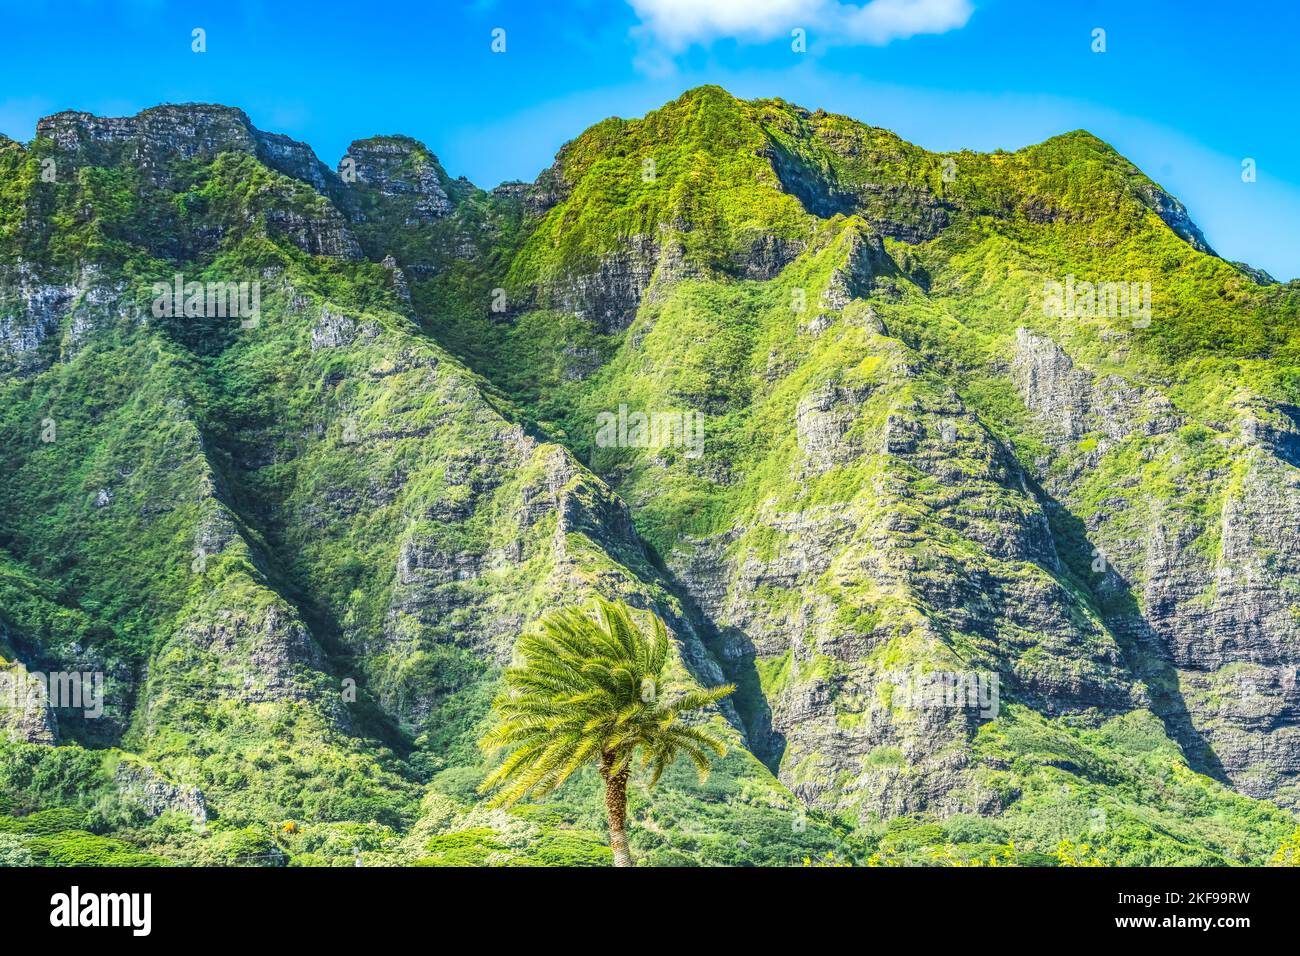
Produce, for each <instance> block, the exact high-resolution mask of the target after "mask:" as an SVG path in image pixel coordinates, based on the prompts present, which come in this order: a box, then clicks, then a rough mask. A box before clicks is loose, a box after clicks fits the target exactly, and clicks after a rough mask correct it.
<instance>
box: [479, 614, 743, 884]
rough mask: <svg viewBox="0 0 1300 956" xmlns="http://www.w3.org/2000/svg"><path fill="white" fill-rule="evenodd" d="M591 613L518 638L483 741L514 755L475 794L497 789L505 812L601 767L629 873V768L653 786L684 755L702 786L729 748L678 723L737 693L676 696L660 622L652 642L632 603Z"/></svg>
mask: <svg viewBox="0 0 1300 956" xmlns="http://www.w3.org/2000/svg"><path fill="white" fill-rule="evenodd" d="M593 610H594V612H595V613H594V614H589V613H587V612H586V611H584V610H582V609H580V608H562V609H560V610H557V611H552V612H551V613H549V614H547V615H546V616H545V617H543V618H542V621H541V630H540V632H538V633H532V634H525V635H524V636H523V637H521V638H520V639H519V642H518V644H517V645H516V651H517V653H518V654H519V656H520V658H521V659H522V664H521V665H520V666H519V667H512V668H511V669H510V670H508V671H506V674H505V690H504V691H502V693H501V695H500V696H499V697H497V699H496V700H495V701H494V702H493V705H492V709H493V726H492V729H491V730H489V731H488V733H487V735H486V736H485V737H484V738H483V743H484V746H485V747H488V748H502V749H505V750H507V751H508V753H507V755H506V757H505V760H504V762H503V763H502V764H501V765H500V766H499V767H497V768H496V769H495V770H494V771H493V772H492V773H491V774H489V775H488V777H487V779H486V780H484V781H483V783H482V784H481V785H480V787H479V789H480V790H481V791H483V792H491V791H494V790H495V791H497V795H496V797H495V798H494V800H493V803H494V804H495V805H498V806H508V805H510V804H512V803H515V802H516V801H518V800H520V799H521V798H523V797H525V796H539V795H543V794H546V793H548V792H549V791H551V790H554V789H555V788H557V787H558V786H560V785H561V784H562V783H564V781H566V780H567V779H569V777H571V776H572V775H573V773H574V771H576V770H578V768H580V767H582V766H584V765H586V764H588V763H595V764H598V765H599V767H600V776H601V779H602V780H603V781H604V783H605V807H606V809H607V811H608V814H609V838H610V848H611V850H612V852H613V854H614V865H615V866H632V855H631V853H630V852H629V850H628V842H627V783H628V778H629V777H630V776H631V775H632V768H633V761H634V760H635V759H636V757H637V756H638V754H639V756H640V758H641V766H642V767H643V768H648V769H649V771H650V782H649V786H651V787H653V786H654V785H655V784H656V783H658V782H659V778H660V777H662V776H663V774H664V771H665V770H666V769H667V768H668V767H669V766H671V765H672V763H673V762H674V761H675V760H676V759H677V757H678V756H679V755H685V756H687V757H689V758H690V760H691V762H692V763H694V764H695V768H696V770H697V771H698V772H699V775H700V782H701V783H703V782H704V781H705V780H707V779H708V774H709V769H710V765H711V763H710V758H709V752H710V751H712V752H713V753H715V754H716V755H717V756H719V757H723V756H726V753H727V747H726V744H725V743H724V742H723V740H722V739H720V738H719V737H717V736H715V735H713V734H711V733H709V731H708V730H706V729H704V728H702V727H699V726H691V725H689V724H687V723H685V722H684V721H683V720H682V717H683V715H685V714H689V713H690V712H691V711H694V710H701V709H703V708H706V707H709V706H711V705H713V704H716V703H717V702H718V701H720V700H721V699H722V698H724V697H726V696H727V695H728V694H730V693H731V692H732V691H734V690H735V687H733V686H731V685H730V684H727V685H724V686H722V687H713V688H709V689H707V690H705V689H702V688H699V687H696V688H690V689H686V690H684V691H675V690H674V689H673V688H672V685H671V684H670V683H668V682H667V681H666V680H665V677H666V676H667V675H666V674H665V669H666V668H667V666H668V651H669V640H668V631H667V629H666V628H665V627H664V624H663V621H661V620H659V618H658V617H655V616H653V615H652V616H651V626H650V631H649V633H648V634H647V633H646V632H645V631H643V630H642V629H641V628H640V627H639V626H638V625H637V623H636V621H634V620H633V618H632V611H631V609H630V608H628V606H627V605H626V604H622V603H613V602H610V601H605V600H602V599H600V598H597V600H596V604H595V606H594V608H593Z"/></svg>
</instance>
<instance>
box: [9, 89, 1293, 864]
mask: <svg viewBox="0 0 1300 956" xmlns="http://www.w3.org/2000/svg"><path fill="white" fill-rule="evenodd" d="M1298 349H1300V284H1297V283H1289V284H1286V285H1282V284H1279V283H1277V282H1274V281H1272V280H1271V279H1270V278H1269V277H1268V276H1266V275H1264V274H1263V273H1260V272H1258V271H1256V270H1253V269H1250V268H1249V267H1247V266H1244V265H1241V264H1236V263H1230V262H1227V261H1224V260H1223V259H1221V258H1219V257H1218V256H1217V255H1216V254H1215V253H1214V252H1213V250H1212V249H1210V247H1209V246H1208V245H1207V243H1206V241H1205V239H1204V238H1203V236H1202V235H1201V233H1200V231H1199V230H1198V229H1197V227H1196V226H1195V224H1194V223H1193V222H1192V221H1191V219H1190V217H1189V216H1188V214H1187V211H1186V210H1185V209H1184V208H1183V207H1182V205H1181V204H1180V203H1179V202H1178V201H1177V200H1176V199H1174V198H1173V197H1172V196H1170V195H1168V194H1167V193H1166V192H1164V191H1163V190H1162V189H1161V188H1160V187H1159V186H1158V185H1157V184H1155V183H1154V182H1152V181H1151V180H1150V179H1148V178H1147V177H1146V176H1144V175H1143V174H1142V173H1141V171H1139V170H1138V169H1137V168H1135V167H1134V166H1133V165H1132V164H1131V163H1129V162H1128V161H1126V160H1125V159H1124V158H1123V157H1121V156H1120V155H1119V154H1117V153H1116V152H1115V151H1114V150H1113V149H1111V148H1110V147H1109V146H1107V145H1106V144H1105V143H1103V142H1101V141H1100V140H1098V139H1096V138H1095V137H1093V136H1091V135H1089V134H1087V133H1084V132H1075V133H1069V134H1066V135H1063V136H1059V137H1056V138H1054V139H1052V140H1049V141H1047V142H1046V143H1043V144H1041V145H1038V146H1034V147H1029V148H1027V149H1024V150H1020V151H1018V152H1015V153H1005V152H997V153H992V154H978V153H970V152H961V153H952V154H938V153H930V152H927V151H925V150H923V149H920V148H918V147H916V146H913V145H911V144H909V143H907V142H904V141H903V140H901V139H899V138H898V137H897V136H895V135H894V134H892V133H890V132H888V131H886V130H882V129H876V128H873V127H870V126H867V125H864V124H862V123H860V122H858V121H855V120H852V119H849V118H847V117H842V116H835V115H830V114H826V113H824V112H821V111H818V112H809V111H807V110H804V109H801V108H799V107H796V106H793V105H791V104H789V103H786V102H784V101H781V100H757V101H750V102H745V101H740V100H737V99H735V98H733V97H731V96H730V95H729V94H727V93H726V92H725V91H723V90H721V89H718V88H716V87H704V88H700V89H697V90H693V91H690V92H688V93H686V94H684V95H683V96H682V97H681V98H680V99H678V100H677V101H675V102H673V103H670V104H668V105H666V106H665V107H663V108H662V109H660V110H658V111H656V112H653V113H650V114H649V115H647V116H646V117H645V118H643V119H639V120H620V119H610V120H606V121H605V122H603V123H600V124H598V125H597V126H594V127H592V128H591V129H589V130H587V131H586V132H584V133H583V134H582V135H581V136H579V137H578V138H577V139H575V140H573V141H572V142H570V143H568V144H566V145H565V146H564V148H563V149H562V150H561V151H560V154H559V155H558V157H557V158H556V161H555V163H554V165H553V166H552V167H551V168H549V169H547V170H546V171H544V172H543V173H542V174H541V175H540V176H539V177H538V179H537V180H536V182H534V183H509V184H505V185H503V186H500V187H498V188H497V189H495V190H492V191H491V192H485V191H483V190H481V189H479V188H477V187H475V186H473V185H472V184H470V183H468V182H467V181H465V180H463V179H461V180H456V179H452V178H451V177H450V176H449V175H448V173H447V172H446V171H445V170H444V169H443V167H442V166H441V164H440V163H439V162H438V160H437V158H436V157H435V156H434V155H433V154H432V153H431V152H430V151H429V150H428V149H427V148H426V147H425V146H424V145H422V144H420V143H418V142H416V141H414V140H411V139H409V138H406V137H401V136H380V137H375V138H371V139H366V140H359V141H357V142H354V143H353V144H352V145H351V147H350V148H349V150H348V153H347V155H346V156H345V157H343V159H342V160H341V161H340V163H339V164H338V167H337V169H335V170H330V169H329V168H327V167H325V166H324V165H322V164H321V163H320V162H319V161H318V160H317V159H316V157H315V156H314V154H313V153H312V152H311V150H310V149H309V148H308V147H306V146H305V145H303V144H300V143H296V142H294V141H292V140H290V139H288V138H286V137H283V136H279V135H276V134H269V133H264V132H261V131H259V130H257V129H255V128H254V127H253V126H252V124H251V123H250V122H249V120H248V118H247V117H246V116H245V115H244V114H243V113H242V112H240V111H238V110H234V109H229V108H225V107H219V106H162V107H157V108H155V109H151V110H146V111H145V112H143V113H141V114H139V115H138V116H135V117H130V118H123V119H105V118H98V117H94V116H91V115H89V114H84V113H60V114H57V115H55V116H51V117H48V118H46V119H44V120H42V121H41V122H40V124H39V125H38V127H37V131H36V136H35V138H34V139H33V140H32V141H31V142H30V143H28V144H25V145H24V144H19V143H15V142H12V141H7V140H0V434H2V435H3V442H0V476H2V477H3V480H2V481H0V677H4V678H5V685H4V686H5V687H7V688H8V689H9V690H10V691H11V693H10V694H9V696H8V700H7V703H6V705H5V706H3V707H0V757H2V758H3V759H0V863H3V862H10V863H55V864H71V863H87V864H100V863H112V864H121V863H131V864H140V865H150V864H158V863H166V862H172V863H181V864H211V863H239V864H250V865H281V864H286V863H287V864H293V865H313V864H335V865H351V864H352V863H353V862H354V861H355V860H356V859H357V858H358V857H359V858H360V859H361V860H362V861H363V862H367V863H371V862H373V863H399V864H425V865H445V864H471V865H474V864H491V865H495V864H506V865H538V864H540V865H556V864H604V863H607V862H609V859H610V854H609V850H608V846H607V842H606V834H605V832H604V823H603V805H602V801H601V798H600V796H599V787H600V781H599V779H598V778H597V776H596V775H595V774H594V773H591V774H589V775H587V776H582V777H580V778H578V779H576V780H575V781H573V782H571V783H570V784H568V785H566V787H565V788H564V789H563V790H562V791H561V792H560V793H559V794H558V795H556V796H555V797H553V798H550V799H548V800H546V801H543V802H541V803H539V804H535V805H526V806H520V807H515V808H513V809H511V810H498V809H489V808H487V807H486V805H485V804H483V803H482V802H481V801H480V800H479V798H478V797H477V795H476V787H477V785H478V783H479V782H480V781H481V780H482V779H483V777H484V776H485V774H486V772H487V770H488V768H489V766H490V762H489V761H490V758H489V757H487V756H485V755H484V754H482V753H481V752H480V751H479V749H478V747H477V744H476V742H477V740H478V738H479V736H480V735H481V732H482V730H483V727H484V721H485V719H486V715H487V707H488V704H489V702H490V700H491V698H492V695H493V694H494V692H495V689H496V686H497V682H498V679H499V675H500V673H501V670H502V669H503V667H505V666H506V665H507V664H508V663H509V662H510V660H511V655H512V648H513V643H514V641H515V639H516V638H517V636H518V635H519V634H520V633H521V632H523V631H525V630H527V629H528V628H530V627H531V626H533V624H534V623H535V622H536V620H537V619H538V618H539V617H540V616H541V615H542V613H544V612H545V611H546V610H548V609H550V608H553V607H556V606H560V605H566V604H577V603H582V602H583V601H585V600H586V599H587V598H589V597H590V596H591V595H592V594H601V595H605V596H608V597H618V598H621V599H623V600H626V601H628V602H629V603H630V604H632V605H633V606H634V607H637V608H640V609H644V610H648V611H653V612H654V613H656V614H658V615H659V616H660V617H662V618H663V619H664V620H665V622H666V623H667V624H668V627H669V630H670V632H671V633H672V635H673V638H674V642H675V663H674V667H676V668H678V670H679V673H688V674H690V675H691V676H693V677H694V678H695V679H696V680H698V681H700V682H701V683H704V684H707V685H711V684H717V683H720V682H722V681H724V680H726V681H731V682H734V683H735V684H737V685H738V688H739V689H738V691H737V693H736V694H735V695H734V696H733V697H732V698H730V699H729V700H728V701H726V702H725V703H724V704H723V706H722V707H721V708H720V709H719V710H717V711H716V712H715V713H714V714H713V715H712V716H711V717H710V720H711V721H712V722H713V723H714V724H715V725H716V726H717V728H718V729H719V730H720V731H721V732H723V733H724V734H726V735H727V736H728V738H729V739H730V740H731V741H732V744H733V746H732V749H731V751H730V753H729V755H728V757H727V758H726V759H725V760H724V761H722V762H720V763H719V765H718V766H717V767H716V768H715V772H714V774H713V776H712V777H711V778H710V780H709V781H708V782H707V783H705V784H700V783H698V782H697V780H696V779H695V776H694V772H693V770H692V769H691V768H689V767H686V766H679V767H676V768H674V769H673V770H672V771H671V772H670V773H669V774H668V775H666V776H665V778H664V780H662V781H661V782H660V783H659V785H658V786H656V787H655V788H654V789H652V790H651V789H647V788H646V787H645V785H644V781H641V782H640V783H638V782H637V781H636V779H635V778H634V781H633V787H632V793H631V795H630V799H631V802H630V811H629V824H630V832H631V836H632V840H633V847H634V851H635V852H636V854H637V856H638V858H639V859H640V860H641V861H643V862H645V863H651V864H726V865H741V864H790V863H798V862H800V861H802V860H803V859H804V858H819V859H820V858H824V857H825V855H826V854H827V853H832V854H834V856H835V858H836V859H837V860H842V861H849V862H855V863H866V862H884V863H934V862H940V863H951V862H962V861H969V860H985V861H986V860H987V859H988V858H989V857H990V856H993V855H995V854H996V855H998V856H999V858H1000V859H1005V860H1008V861H1012V862H1019V863H1024V864H1034V863H1056V862H1058V859H1060V860H1067V861H1068V860H1070V859H1072V857H1071V855H1070V853H1069V852H1063V851H1062V850H1061V849H1060V847H1061V844H1062V841H1069V842H1070V843H1073V844H1088V845H1089V847H1090V849H1089V850H1088V851H1086V852H1085V856H1088V855H1091V856H1093V857H1096V858H1098V859H1102V860H1105V861H1109V862H1113V863H1122V864H1146V863H1191V864H1224V865H1226V864H1259V863H1264V862H1267V861H1268V860H1269V858H1270V856H1271V855H1272V854H1273V853H1274V851H1275V850H1276V849H1277V848H1278V847H1279V846H1280V845H1281V844H1282V842H1283V841H1284V840H1285V839H1286V837H1287V836H1288V835H1289V834H1290V833H1292V832H1293V831H1294V830H1295V828H1296V820H1295V817H1294V810H1295V809H1296V808H1297V806H1300V681H1297V673H1298V668H1300V352H1298ZM54 675H62V676H63V679H64V685H65V686H63V687H60V688H59V690H60V693H59V694H55V693H54V687H55V684H56V679H55V677H54ZM67 675H76V676H77V678H78V679H79V680H78V681H73V682H72V683H74V684H76V687H77V689H79V690H81V691H82V692H83V699H80V700H77V701H74V702H73V703H74V704H75V706H70V705H69V699H68V694H67V692H66V691H67V686H66V685H67V683H68V681H67ZM33 681H34V682H35V683H36V684H38V685H40V684H44V685H45V686H46V687H47V688H48V689H47V692H46V693H45V694H44V695H41V694H31V693H16V692H13V691H14V689H21V688H24V687H28V686H29V685H30V684H31V683H32V682H33ZM95 681H99V684H98V685H96V683H95ZM97 686H98V687H99V690H96V687H97ZM97 711H98V712H97Z"/></svg>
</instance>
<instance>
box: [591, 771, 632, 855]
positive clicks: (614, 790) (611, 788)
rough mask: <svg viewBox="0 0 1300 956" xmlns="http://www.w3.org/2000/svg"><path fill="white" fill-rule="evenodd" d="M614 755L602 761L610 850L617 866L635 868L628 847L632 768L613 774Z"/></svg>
mask: <svg viewBox="0 0 1300 956" xmlns="http://www.w3.org/2000/svg"><path fill="white" fill-rule="evenodd" d="M613 767H614V755H613V754H604V755H603V756H602V757H601V761H600V775H601V776H602V777H604V778H605V812H606V813H607V814H608V815H609V848H610V849H611V850H613V851H614V865H615V866H635V865H636V864H635V863H633V862H632V851H631V849H630V848H629V847H628V845H627V778H628V777H629V776H630V775H631V772H632V768H631V767H624V768H623V769H622V770H620V771H619V772H618V773H611V771H612V770H613Z"/></svg>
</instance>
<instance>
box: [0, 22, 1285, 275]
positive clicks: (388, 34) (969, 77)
mask: <svg viewBox="0 0 1300 956" xmlns="http://www.w3.org/2000/svg"><path fill="white" fill-rule="evenodd" d="M863 3H864V0H859V2H857V3H847V2H845V3H841V2H838V0H600V2H597V0H550V2H546V3H542V2H540V0H532V2H513V0H495V2H494V0H478V2H472V3H464V4H450V3H437V2H431V0H384V2H382V3H374V4H366V3H359V2H356V0H349V2H346V3H333V2H330V0H314V2H310V3H309V2H304V0H265V2H253V0H248V2H237V0H224V2H220V3H207V2H169V0H122V2H111V0H96V2H91V0H24V2H23V3H21V4H14V5H11V6H9V7H8V9H6V11H5V14H4V22H5V31H4V33H3V35H0V80H2V82H0V132H3V133H5V134H6V135H8V136H11V137H13V138H14V139H19V140H24V141H26V140H29V139H30V138H31V137H32V134H33V130H34V126H35V123H36V120H37V118H38V117H39V116H42V115H44V114H47V113H52V112H56V111H58V110H61V109H83V110H89V111H91V112H95V113H100V114H108V115H121V114H125V113H133V112H136V111H138V110H140V109H143V108H144V107H147V106H152V105H155V104H157V103H160V102H195V101H197V102H219V103H226V104H228V105H233V106H240V107H242V108H244V109H245V110H246V111H247V112H248V113H249V115H250V116H251V117H252V118H253V121H254V122H255V123H256V124H257V125H258V126H259V127H261V128H263V129H267V130H273V131H278V132H284V133H288V134H289V135H291V136H294V137H295V138H298V139H302V140H305V141H307V142H308V143H310V144H311V145H312V146H313V147H314V148H315V149H316V152H317V153H318V154H319V155H320V156H321V158H322V159H323V160H324V161H325V162H326V163H328V164H330V165H331V166H332V165H334V164H335V163H336V162H337V160H338V158H339V157H340V156H341V155H342V154H343V152H344V151H345V150H346V148H347V144H348V143H349V142H350V141H351V140H353V139H356V138H360V137H363V136H369V135H373V134H376V133H406V134H408V135H411V136H414V137H416V138H417V139H420V140H423V141H424V142H425V143H427V144H428V145H429V146H430V148H432V149H433V150H434V152H436V153H437V154H438V156H439V157H440V158H441V159H442V161H443V163H444V165H445V166H446V167H447V169H448V171H449V172H451V173H452V174H453V175H465V176H468V177H469V178H470V179H472V180H473V181H474V182H476V183H477V184H479V185H481V186H485V187H491V186H493V185H496V184H497V183H498V182H501V181H502V180H505V179H516V178H517V179H532V178H533V177H534V176H535V175H536V174H537V172H538V171H539V170H541V169H542V168H543V167H545V166H546V165H548V164H549V163H550V161H551V158H552V156H553V155H554V153H555V151H556V149H557V148H558V147H559V146H560V145H561V144H562V143H563V142H564V141H565V140H566V139H569V138H572V137H573V136H575V135H577V134H578V133H579V132H581V130H583V129H584V128H585V127H587V126H589V125H590V124H592V123H594V122H596V121H598V120H600V119H602V118H604V117H606V116H609V115H620V116H635V115H640V114H642V113H644V112H646V111H647V110H650V109H653V108H655V107H656V106H658V105H660V104H661V103H663V102H665V101H666V100H669V99H672V98H674V97H676V96H677V95H678V94H679V93H680V92H681V91H682V90H684V89H687V88H689V87H692V86H697V85H699V84H701V83H718V84H720V85H722V86H724V87H726V88H727V89H729V90H731V91H732V92H733V93H735V94H736V95H738V96H744V97H754V96H782V97H784V98H785V99H788V100H791V101H794V102H797V103H800V104H801V105H804V106H807V107H809V108H817V107H823V108H825V109H828V110H832V111H835V112H841V113H847V114H849V115H851V116H854V117H857V118H859V119H861V120H864V121H866V122H869V123H873V124H875V125H878V126H885V127H888V128H890V129H893V130H895V131H896V132H898V133H899V134H900V135H902V136H904V137H906V138H907V139H909V140H912V141H913V142H915V143H918V144H920V145H922V146H925V147H928V148H931V149H940V150H943V149H958V148H963V147H966V148H971V149H994V148H998V147H1002V148H1005V149H1016V148H1018V147H1021V146H1024V145H1027V144H1029V143H1033V142H1038V141H1040V140H1042V139H1045V138H1046V137H1048V136H1051V135H1054V134H1056V133H1059V132H1063V131H1066V130H1070V129H1077V128H1080V127H1082V128H1086V129H1089V130H1091V131H1092V132H1094V133H1096V134H1097V135H1099V136H1101V137H1102V138H1103V139H1106V140H1107V141H1109V142H1111V143H1112V144H1114V145H1115V147H1116V148H1118V149H1119V150H1120V151H1121V152H1122V153H1124V154H1125V155H1126V156H1128V157H1129V158H1130V159H1132V160H1133V161H1134V162H1135V163H1137V164H1138V165H1139V166H1140V167H1141V168H1142V169H1143V170H1145V171H1146V172H1147V173H1148V174H1149V175H1150V176H1152V177H1153V178H1154V179H1155V180H1157V181H1158V182H1160V183H1161V184H1162V185H1164V186H1165V187H1166V188H1167V189H1169V190H1170V191H1171V192H1173V193H1174V194H1175V195H1177V196H1178V197H1179V198H1180V199H1182V200H1183V201H1184V202H1185V203H1186V204H1187V206H1188V208H1189V210H1190V211H1191V214H1192V217H1193V218H1194V219H1195V220H1196V221H1197V222H1198V223H1199V224H1200V225H1201V227H1202V229H1203V230H1204V231H1205V233H1206V236H1207V238H1208V239H1209V240H1210V242H1211V244H1212V245H1214V246H1215V248H1216V249H1217V250H1218V251H1219V252H1220V254H1222V255H1224V256H1225V257H1227V258H1230V259H1241V260H1245V261H1247V262H1249V263H1251V264H1252V265H1256V266H1259V267H1262V268H1264V269H1267V270H1268V271H1270V272H1271V273H1273V274H1274V275H1275V276H1277V277H1278V278H1280V279H1291V278H1297V277H1300V229H1298V228H1297V223H1300V124H1298V123H1297V114H1298V113H1300V109H1298V107H1300V95H1298V94H1300V71H1298V69H1297V67H1298V65H1300V5H1297V4H1294V3H1288V2H1282V0H1277V2H1252V3H1250V4H1245V5H1242V4H1229V3H1210V2H1205V0H1184V2H1172V0H1171V2H1166V0H1140V2H1135V0H1126V2H1110V0H1077V2H1059V3H1058V2H1029V0H872V2H870V3H867V4H866V6H865V7H864V6H863ZM195 27H202V28H203V29H204V30H205V31H206V34H207V52H206V53H203V54H196V53H194V52H192V51H191V31H192V30H193V29H194V28H195ZM495 28H502V29H504V30H505V31H506V32H505V45H506V50H505V52H504V53H493V52H492V49H491V44H492V31H493V30H494V29H495ZM794 28H801V29H803V30H804V31H805V32H806V37H807V50H806V52H804V53H796V52H794V51H793V50H792V49H791V30H792V29H794ZM1097 28H1101V29H1104V30H1105V42H1106V50H1105V52H1104V53H1094V52H1093V50H1092V46H1093V44H1094V38H1093V31H1094V29H1097ZM1247 158H1250V159H1253V160H1254V161H1255V168H1256V170H1257V178H1256V181H1255V182H1253V183H1245V182H1242V176H1241V171H1242V166H1241V164H1242V161H1243V160H1244V159H1247Z"/></svg>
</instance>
